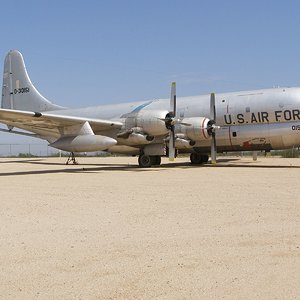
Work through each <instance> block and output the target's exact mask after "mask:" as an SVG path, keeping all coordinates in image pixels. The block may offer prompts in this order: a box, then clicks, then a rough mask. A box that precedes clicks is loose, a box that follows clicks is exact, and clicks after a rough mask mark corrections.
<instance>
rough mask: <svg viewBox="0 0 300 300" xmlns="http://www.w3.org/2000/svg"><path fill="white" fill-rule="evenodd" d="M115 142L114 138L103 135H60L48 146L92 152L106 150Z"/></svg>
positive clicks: (71, 150)
mask: <svg viewBox="0 0 300 300" xmlns="http://www.w3.org/2000/svg"><path fill="white" fill-rule="evenodd" d="M116 144H117V141H116V140H115V139H113V138H110V137H107V136H103V135H77V136H64V137H61V138H59V139H58V140H57V141H55V142H54V143H52V144H50V146H51V147H54V148H57V149H60V150H64V151H69V152H93V151H100V150H106V149H108V148H110V147H111V146H114V145H116Z"/></svg>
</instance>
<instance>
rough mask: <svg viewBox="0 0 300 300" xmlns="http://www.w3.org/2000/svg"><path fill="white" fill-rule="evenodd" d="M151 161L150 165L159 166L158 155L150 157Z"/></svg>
mask: <svg viewBox="0 0 300 300" xmlns="http://www.w3.org/2000/svg"><path fill="white" fill-rule="evenodd" d="M151 159H153V163H152V165H154V166H159V165H160V164H161V157H160V156H158V155H155V156H151Z"/></svg>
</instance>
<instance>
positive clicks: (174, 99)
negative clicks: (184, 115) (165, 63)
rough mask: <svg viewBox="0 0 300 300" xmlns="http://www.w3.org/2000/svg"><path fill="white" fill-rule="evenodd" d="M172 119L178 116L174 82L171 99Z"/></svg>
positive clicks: (173, 83) (174, 83)
mask: <svg viewBox="0 0 300 300" xmlns="http://www.w3.org/2000/svg"><path fill="white" fill-rule="evenodd" d="M169 113H170V114H171V115H172V117H175V115H176V82H172V85H171V98H170V111H169Z"/></svg>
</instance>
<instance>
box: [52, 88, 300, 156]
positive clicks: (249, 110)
mask: <svg viewBox="0 0 300 300" xmlns="http://www.w3.org/2000/svg"><path fill="white" fill-rule="evenodd" d="M168 108H169V99H155V100H149V101H142V102H130V103H122V104H111V105H102V106H97V107H87V108H80V109H67V110H62V111H54V112H53V113H57V114H64V115H65V114H66V115H72V116H80V117H89V118H99V119H110V120H124V119H123V118H122V116H124V115H126V114H128V113H131V112H135V113H139V112H140V111H143V112H144V111H154V110H168ZM209 109H210V96H209V95H203V96H192V97H182V98H178V99H177V117H178V118H191V117H207V118H209ZM216 115H217V118H216V124H217V125H219V126H221V128H220V129H219V130H218V131H217V133H216V138H217V145H218V151H220V152H221V151H240V150H272V149H284V148H290V147H293V146H295V147H298V146H299V145H300V88H274V89H265V90H255V91H246V92H235V93H224V94H216ZM195 147H196V148H198V150H199V151H203V152H209V148H210V140H209V139H207V140H206V141H201V142H197V143H196V145H195Z"/></svg>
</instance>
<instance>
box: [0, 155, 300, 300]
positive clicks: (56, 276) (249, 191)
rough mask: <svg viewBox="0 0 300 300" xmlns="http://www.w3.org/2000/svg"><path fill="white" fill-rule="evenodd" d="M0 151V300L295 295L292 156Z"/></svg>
mask: <svg viewBox="0 0 300 300" xmlns="http://www.w3.org/2000/svg"><path fill="white" fill-rule="evenodd" d="M64 161H65V159H64V158H47V159H42V158H35V159H4V158H0V189H1V190H0V205H1V210H0V299H299V298H300V284H299V282H300V281H299V279H300V218H299V217H300V184H299V180H300V159H281V158H270V157H267V158H260V157H259V158H258V161H257V162H253V161H252V159H251V158H242V159H240V158H232V159H228V158H226V159H220V160H219V163H218V164H217V165H216V166H211V165H206V166H202V167H199V166H198V167H195V166H191V165H190V164H189V161H188V159H187V158H181V159H177V160H176V161H175V162H174V163H169V162H168V161H167V160H166V159H164V160H163V162H162V166H161V167H154V168H149V169H140V168H138V167H137V159H136V158H132V157H129V158H128V157H118V158H79V161H80V163H81V164H80V165H71V166H66V165H64Z"/></svg>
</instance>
